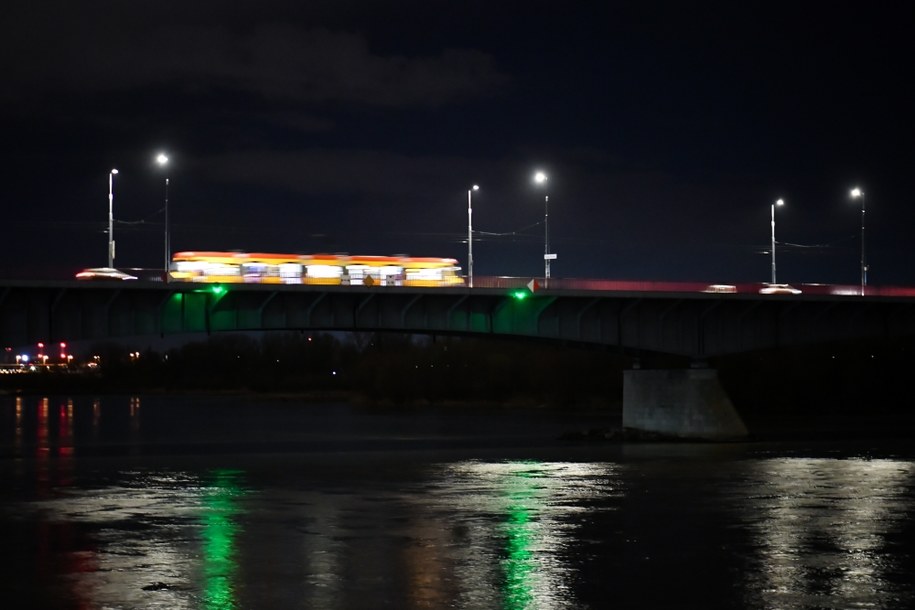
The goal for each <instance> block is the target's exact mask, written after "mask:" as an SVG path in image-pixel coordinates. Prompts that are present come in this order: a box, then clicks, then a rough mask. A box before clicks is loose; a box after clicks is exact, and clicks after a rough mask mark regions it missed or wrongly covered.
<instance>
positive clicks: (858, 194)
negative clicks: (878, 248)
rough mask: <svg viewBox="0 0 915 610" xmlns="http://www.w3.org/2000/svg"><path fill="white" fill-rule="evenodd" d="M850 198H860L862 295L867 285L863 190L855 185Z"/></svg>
mask: <svg viewBox="0 0 915 610" xmlns="http://www.w3.org/2000/svg"><path fill="white" fill-rule="evenodd" d="M851 198H852V199H859V198H860V199H861V295H862V296H863V295H864V287H865V286H867V254H866V251H865V249H864V201H865V199H864V191H862V190H861V189H859V188H858V187H855V188H853V189H852V190H851Z"/></svg>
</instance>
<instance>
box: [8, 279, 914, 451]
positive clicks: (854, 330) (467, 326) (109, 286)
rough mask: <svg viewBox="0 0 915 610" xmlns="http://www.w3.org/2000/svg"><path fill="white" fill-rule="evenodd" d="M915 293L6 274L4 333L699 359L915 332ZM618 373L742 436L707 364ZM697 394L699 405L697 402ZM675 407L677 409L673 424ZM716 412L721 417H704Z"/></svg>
mask: <svg viewBox="0 0 915 610" xmlns="http://www.w3.org/2000/svg"><path fill="white" fill-rule="evenodd" d="M913 305H915V299H913V298H876V297H850V296H806V295H764V296H761V295H743V294H741V295H730V294H701V293H663V292H612V293H607V292H600V291H560V290H549V291H547V290H541V291H538V292H537V293H535V294H532V295H528V296H527V298H525V299H517V298H514V297H513V296H511V294H510V291H508V290H505V289H480V288H474V289H469V288H404V287H377V286H376V287H367V286H342V287H341V286H333V287H328V286H276V285H252V284H238V285H230V286H228V287H227V290H226V291H225V292H222V293H217V292H216V291H214V290H212V287H211V286H206V285H197V284H177V283H170V284H162V283H146V282H130V283H102V282H96V283H87V282H75V281H69V282H25V281H20V282H10V281H7V282H3V281H0V344H2V346H4V347H6V346H11V347H17V348H18V347H21V346H28V345H34V343H35V342H37V341H47V342H54V341H59V340H60V341H76V340H86V339H96V340H117V339H120V338H127V337H133V336H159V337H165V336H168V335H178V334H186V333H202V334H209V333H216V332H236V331H260V330H283V329H287V330H317V331H320V330H328V331H331V330H335V331H357V332H358V331H393V332H408V333H427V334H467V335H490V336H505V337H526V338H533V339H539V340H545V341H555V342H562V343H590V344H599V345H604V346H608V347H612V348H615V349H619V350H620V351H621V352H626V353H636V354H637V353H661V354H671V355H676V356H685V357H688V358H690V359H692V360H693V361H695V362H702V361H706V360H707V359H709V358H713V357H716V356H722V355H728V354H738V353H745V352H750V351H756V350H764V349H770V348H778V347H790V346H802V345H810V344H816V343H818V342H819V343H823V342H830V341H854V340H858V339H874V338H880V337H899V336H913V335H915V307H913ZM623 387H624V396H623V411H624V416H623V417H624V426H627V427H632V428H634V429H637V430H641V431H645V432H659V433H665V434H668V433H669V434H673V435H675V436H687V437H695V436H696V435H697V430H699V431H700V432H699V433H698V434H699V436H702V437H712V438H725V437H728V438H729V437H733V436H740V429H741V426H742V422H740V421H739V420H740V416H739V415H738V414H737V411H736V410H735V409H734V408H733V405H730V400H729V399H728V397H727V394H726V392H724V390H721V389H720V384H718V382H717V374H716V373H715V372H714V371H713V370H707V371H706V372H704V373H703V372H701V369H698V368H696V369H688V370H680V371H666V372H664V371H658V372H653V373H651V372H649V371H645V370H642V371H639V370H633V371H627V372H626V373H625V374H624V384H623ZM627 388H628V389H627ZM650 388H655V390H653V391H650ZM678 404H679V405H680V407H681V411H682V412H680V413H678V414H676V415H673V416H672V419H671V418H668V419H669V421H666V422H660V420H659V419H658V415H659V413H662V412H667V413H668V414H671V413H673V411H671V408H672V406H674V405H678ZM703 404H704V405H706V407H707V410H706V412H705V413H704V414H703V413H701V412H699V411H698V409H699V405H703ZM729 405H730V406H729ZM728 409H730V411H731V412H730V413H729V412H728ZM697 418H698V419H697ZM703 418H704V420H703ZM699 420H703V421H705V423H704V424H702V425H701V426H699V425H698V424H696V422H697V421H699ZM671 421H673V422H680V423H677V424H676V425H674V426H673V427H671ZM659 422H660V423H659ZM690 422H691V423H690ZM709 422H719V423H718V424H717V426H718V427H717V428H715V426H712V427H711V428H708V427H706V428H702V426H709V425H711V424H709ZM697 426H698V427H697Z"/></svg>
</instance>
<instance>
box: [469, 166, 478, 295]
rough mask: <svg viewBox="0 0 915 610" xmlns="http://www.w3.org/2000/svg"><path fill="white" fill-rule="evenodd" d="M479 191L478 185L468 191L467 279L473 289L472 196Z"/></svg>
mask: <svg viewBox="0 0 915 610" xmlns="http://www.w3.org/2000/svg"><path fill="white" fill-rule="evenodd" d="M478 190H480V187H479V186H477V185H476V184H474V185H473V186H472V187H470V188H469V189H467V279H468V282H469V284H470V287H471V288H473V201H472V198H471V194H472V193H473V191H478Z"/></svg>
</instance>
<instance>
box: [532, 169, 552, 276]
mask: <svg viewBox="0 0 915 610" xmlns="http://www.w3.org/2000/svg"><path fill="white" fill-rule="evenodd" d="M546 181H547V176H546V174H545V173H543V172H541V171H538V172H537V173H535V174H534V182H536V183H537V184H546ZM555 258H556V255H555V254H550V196H549V195H544V197H543V277H544V279H547V280H548V279H550V261H551V260H553V259H555Z"/></svg>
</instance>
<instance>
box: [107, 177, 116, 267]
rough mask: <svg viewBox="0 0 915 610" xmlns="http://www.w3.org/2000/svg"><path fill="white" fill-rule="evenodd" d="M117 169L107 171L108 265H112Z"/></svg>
mask: <svg viewBox="0 0 915 610" xmlns="http://www.w3.org/2000/svg"><path fill="white" fill-rule="evenodd" d="M116 173H118V170H116V169H113V170H111V171H110V172H108V267H111V268H113V267H114V175H115V174H116Z"/></svg>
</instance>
